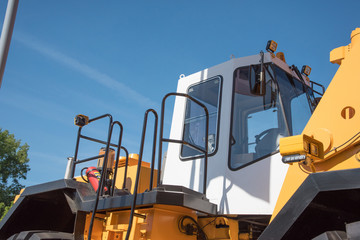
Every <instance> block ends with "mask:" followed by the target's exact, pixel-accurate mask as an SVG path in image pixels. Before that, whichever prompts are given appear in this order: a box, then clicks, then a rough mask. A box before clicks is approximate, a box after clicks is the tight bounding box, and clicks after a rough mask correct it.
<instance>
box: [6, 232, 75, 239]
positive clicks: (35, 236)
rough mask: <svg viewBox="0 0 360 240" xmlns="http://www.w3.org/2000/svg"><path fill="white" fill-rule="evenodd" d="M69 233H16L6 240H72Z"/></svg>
mask: <svg viewBox="0 0 360 240" xmlns="http://www.w3.org/2000/svg"><path fill="white" fill-rule="evenodd" d="M73 239H74V238H73V235H72V234H71V233H64V232H54V231H43V230H31V231H24V232H20V233H16V234H14V235H12V236H11V237H9V238H8V239H7V240H73Z"/></svg>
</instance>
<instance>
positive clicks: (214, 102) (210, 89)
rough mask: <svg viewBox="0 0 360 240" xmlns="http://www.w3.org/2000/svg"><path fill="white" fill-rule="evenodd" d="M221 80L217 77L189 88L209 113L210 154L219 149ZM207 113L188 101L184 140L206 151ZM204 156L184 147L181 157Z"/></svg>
mask: <svg viewBox="0 0 360 240" xmlns="http://www.w3.org/2000/svg"><path fill="white" fill-rule="evenodd" d="M220 88H221V78H220V77H215V78H212V79H209V80H207V81H204V82H200V83H198V84H196V85H193V86H191V87H189V89H188V95H190V96H191V97H193V98H195V99H196V100H198V101H200V102H201V103H202V104H204V105H205V106H206V108H207V109H208V111H209V139H208V141H207V144H208V153H209V154H212V153H214V152H215V150H216V148H217V132H218V124H219V123H218V119H219V103H220ZM205 121H206V118H205V112H204V110H203V108H202V107H200V106H199V105H198V104H196V103H194V102H192V101H191V100H189V99H188V100H187V102H186V110H185V121H184V122H185V124H184V134H183V140H184V141H186V142H188V143H190V144H192V145H195V146H196V147H198V148H200V149H203V150H205V127H206V126H205V125H206V122H205ZM198 155H203V153H201V152H200V151H199V150H196V149H195V148H192V147H189V146H187V145H182V148H181V157H182V158H183V159H187V158H193V157H195V156H198Z"/></svg>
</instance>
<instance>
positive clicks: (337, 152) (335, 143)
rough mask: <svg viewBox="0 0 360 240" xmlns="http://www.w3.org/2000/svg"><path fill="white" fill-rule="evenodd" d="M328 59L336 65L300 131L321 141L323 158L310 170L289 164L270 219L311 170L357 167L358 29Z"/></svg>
mask: <svg viewBox="0 0 360 240" xmlns="http://www.w3.org/2000/svg"><path fill="white" fill-rule="evenodd" d="M330 61H331V62H332V63H336V64H339V65H340V67H339V69H338V71H337V72H336V74H335V76H334V78H333V80H332V81H331V83H330V85H329V87H328V88H327V90H326V92H325V94H324V96H323V97H322V99H321V101H320V102H319V104H318V106H317V107H316V110H315V111H314V113H313V115H312V116H311V118H310V120H309V122H308V123H307V125H306V127H305V129H304V130H303V134H306V135H308V136H311V137H312V138H313V139H316V140H317V141H320V142H321V143H322V144H323V148H324V157H323V159H322V161H314V164H313V169H312V168H310V167H308V166H306V165H305V164H304V163H302V162H299V163H296V164H292V165H290V166H289V170H288V172H287V175H286V178H285V181H284V184H283V187H282V190H281V193H280V196H279V199H278V202H277V204H276V207H275V210H274V214H273V216H272V219H274V217H275V216H276V215H277V213H278V212H279V211H280V210H281V209H282V208H283V206H284V205H285V204H286V203H287V202H288V200H289V199H290V197H291V196H292V195H293V194H294V193H295V191H296V190H297V189H298V188H299V186H300V185H301V184H302V183H303V182H304V180H305V179H306V178H307V177H308V176H309V174H311V173H312V172H324V171H334V170H343V169H353V168H359V167H360V161H359V159H360V158H359V156H360V155H359V151H360V145H359V144H358V143H359V142H360V141H359V132H360V125H359V122H360V108H359V104H358V103H359V98H358V95H359V89H360V81H359V80H360V71H359V64H360V28H356V29H355V30H354V31H353V32H352V34H351V43H350V44H349V45H347V46H342V47H339V48H336V49H334V50H333V51H331V53H330ZM292 138H298V137H297V136H294V137H289V138H285V139H282V143H281V144H280V151H281V149H282V148H283V147H285V148H287V147H288V146H286V145H288V144H290V145H291V141H292ZM288 139H289V140H290V142H288ZM300 142H301V141H299V142H298V144H299V145H298V146H297V147H295V146H294V147H295V148H298V149H297V151H299V153H301V152H302V151H303V150H302V148H301V146H300V145H301V143H300ZM283 145H284V146H283ZM295 152H296V151H295Z"/></svg>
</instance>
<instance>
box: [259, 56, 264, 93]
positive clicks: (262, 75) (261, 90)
mask: <svg viewBox="0 0 360 240" xmlns="http://www.w3.org/2000/svg"><path fill="white" fill-rule="evenodd" d="M264 81H265V72H264V52H263V51H260V86H263V84H264ZM263 90H264V89H263V88H260V95H263V94H264V93H263Z"/></svg>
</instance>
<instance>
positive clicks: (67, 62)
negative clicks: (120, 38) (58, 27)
mask: <svg viewBox="0 0 360 240" xmlns="http://www.w3.org/2000/svg"><path fill="white" fill-rule="evenodd" d="M14 39H15V40H16V41H17V42H20V43H21V44H23V45H25V46H26V47H28V48H31V49H33V50H35V51H37V52H38V53H40V54H42V55H44V56H46V57H48V58H50V59H52V60H54V61H56V62H58V63H60V64H62V65H64V66H66V67H68V68H70V69H73V70H75V71H77V72H78V73H80V74H82V75H84V76H86V77H88V78H90V79H92V80H94V81H96V82H98V83H100V84H102V85H103V86H104V87H107V88H109V89H111V90H114V91H116V92H118V93H121V94H119V96H121V97H123V98H128V99H132V100H133V101H135V102H136V103H137V104H139V105H141V106H145V107H149V106H156V105H157V104H156V103H155V102H153V101H152V100H151V99H149V98H148V97H146V96H144V95H142V94H140V93H138V92H137V91H135V90H133V89H132V88H129V87H128V86H126V85H125V84H123V83H121V82H119V81H117V80H115V79H114V78H112V77H110V76H109V75H107V74H106V73H102V72H100V71H98V70H96V69H95V68H93V67H90V66H89V65H87V64H85V63H82V62H80V61H78V60H77V59H75V58H73V57H70V56H68V55H66V54H64V53H61V52H59V51H56V50H55V49H52V48H50V47H48V46H46V44H44V43H42V42H40V41H38V40H35V39H34V38H33V37H30V36H28V35H26V34H23V33H17V34H16V35H14Z"/></svg>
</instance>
